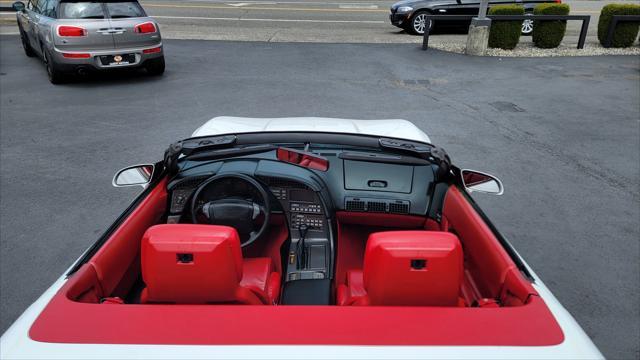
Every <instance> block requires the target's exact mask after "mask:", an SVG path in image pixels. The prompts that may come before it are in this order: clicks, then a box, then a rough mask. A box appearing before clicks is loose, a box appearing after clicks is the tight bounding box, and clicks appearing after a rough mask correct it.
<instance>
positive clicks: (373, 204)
mask: <svg viewBox="0 0 640 360" xmlns="http://www.w3.org/2000/svg"><path fill="white" fill-rule="evenodd" d="M367 211H368V212H386V211H387V204H386V203H384V202H381V201H369V202H367Z"/></svg>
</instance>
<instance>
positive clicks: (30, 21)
mask: <svg viewBox="0 0 640 360" xmlns="http://www.w3.org/2000/svg"><path fill="white" fill-rule="evenodd" d="M39 11H40V10H39V9H38V0H29V2H28V3H27V7H26V8H25V11H24V12H23V13H22V14H21V16H22V18H23V19H24V20H23V22H21V24H22V26H23V30H24V32H25V34H26V35H27V38H28V39H29V44H30V45H31V47H32V48H33V49H35V50H36V52H37V53H40V44H39V43H38V33H37V28H38V27H37V22H38V12H39Z"/></svg>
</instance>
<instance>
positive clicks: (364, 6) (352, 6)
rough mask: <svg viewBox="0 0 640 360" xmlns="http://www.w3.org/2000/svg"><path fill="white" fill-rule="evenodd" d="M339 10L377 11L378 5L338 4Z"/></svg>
mask: <svg viewBox="0 0 640 360" xmlns="http://www.w3.org/2000/svg"><path fill="white" fill-rule="evenodd" d="M338 7H339V8H340V9H377V8H378V5H368V4H339V5H338Z"/></svg>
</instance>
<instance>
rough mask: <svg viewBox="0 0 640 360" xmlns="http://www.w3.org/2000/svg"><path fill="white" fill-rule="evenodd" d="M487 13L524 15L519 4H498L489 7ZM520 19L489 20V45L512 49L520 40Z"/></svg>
mask: <svg viewBox="0 0 640 360" xmlns="http://www.w3.org/2000/svg"><path fill="white" fill-rule="evenodd" d="M489 15H524V8H523V7H522V6H521V5H498V6H492V7H491V8H490V9H489ZM521 30H522V21H496V20H492V21H491V28H490V29H489V47H491V48H500V49H506V50H512V49H513V48H515V47H516V45H518V42H519V41H520V32H521Z"/></svg>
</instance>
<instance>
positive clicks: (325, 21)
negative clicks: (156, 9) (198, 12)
mask: <svg viewBox="0 0 640 360" xmlns="http://www.w3.org/2000/svg"><path fill="white" fill-rule="evenodd" d="M151 17H152V18H156V19H178V20H180V19H184V20H221V21H264V22H305V23H325V24H385V22H384V21H381V20H380V21H378V20H312V19H260V18H239V17H203V16H164V15H158V16H151Z"/></svg>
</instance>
